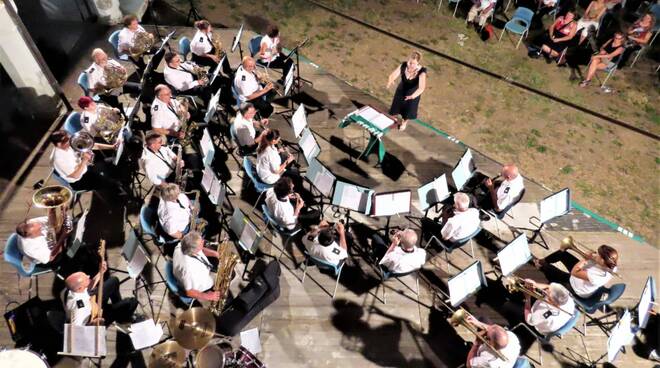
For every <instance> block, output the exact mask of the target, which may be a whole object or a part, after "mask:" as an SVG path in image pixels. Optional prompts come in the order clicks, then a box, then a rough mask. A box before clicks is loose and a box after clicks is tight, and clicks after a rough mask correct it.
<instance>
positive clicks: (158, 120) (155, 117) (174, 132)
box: [151, 84, 190, 138]
mask: <svg viewBox="0 0 660 368" xmlns="http://www.w3.org/2000/svg"><path fill="white" fill-rule="evenodd" d="M155 91H156V98H155V99H154V102H153V103H152V104H151V128H152V129H153V131H154V132H156V133H158V134H161V135H166V136H168V137H176V138H183V134H184V133H183V132H182V131H180V129H181V120H180V119H179V115H178V114H180V113H181V111H182V107H181V103H180V102H179V101H177V100H176V99H174V98H172V90H170V88H169V87H168V86H166V85H164V84H159V85H157V86H156V88H155ZM185 114H187V116H188V117H189V118H190V113H189V112H185Z"/></svg>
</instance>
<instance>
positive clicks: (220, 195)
mask: <svg viewBox="0 0 660 368" xmlns="http://www.w3.org/2000/svg"><path fill="white" fill-rule="evenodd" d="M224 192H225V186H224V185H222V183H221V182H220V180H218V179H217V178H213V184H212V185H211V191H209V200H210V201H211V203H213V204H214V205H216V206H218V205H220V204H222V203H223V202H224V200H225V199H224V197H225V196H224Z"/></svg>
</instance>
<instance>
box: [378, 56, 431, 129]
mask: <svg viewBox="0 0 660 368" xmlns="http://www.w3.org/2000/svg"><path fill="white" fill-rule="evenodd" d="M421 61H422V54H420V53H419V52H417V51H413V52H412V53H411V54H410V57H409V58H408V61H406V62H405V63H402V64H401V65H400V66H399V67H398V68H396V69H395V70H394V71H393V72H392V74H390V76H389V78H388V79H387V88H390V87H391V86H392V85H394V82H395V81H396V80H397V78H399V77H401V81H400V82H399V86H398V87H397V88H396V92H395V93H394V98H393V99H392V107H390V112H389V114H390V115H394V116H396V115H401V118H402V121H401V122H400V124H399V130H404V129H406V124H408V120H410V119H416V118H417V108H418V107H419V99H420V96H421V95H422V93H424V89H425V88H426V68H425V67H423V66H422V65H421V64H420V62H421Z"/></svg>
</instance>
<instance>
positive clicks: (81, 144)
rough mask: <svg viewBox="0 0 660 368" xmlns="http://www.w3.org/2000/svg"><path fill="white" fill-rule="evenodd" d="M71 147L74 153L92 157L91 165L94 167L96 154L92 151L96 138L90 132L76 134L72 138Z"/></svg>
mask: <svg viewBox="0 0 660 368" xmlns="http://www.w3.org/2000/svg"><path fill="white" fill-rule="evenodd" d="M70 145H71V148H73V150H74V151H76V152H78V153H79V154H81V155H82V154H85V153H87V154H89V155H91V156H92V158H91V160H90V165H92V163H93V162H94V152H93V151H92V150H93V149H94V137H92V135H91V134H89V132H87V131H84V130H80V131H78V132H76V133H75V134H74V135H73V136H72V137H71V141H70Z"/></svg>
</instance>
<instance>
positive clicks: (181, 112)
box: [177, 100, 197, 148]
mask: <svg viewBox="0 0 660 368" xmlns="http://www.w3.org/2000/svg"><path fill="white" fill-rule="evenodd" d="M177 101H179V109H178V110H177V116H178V117H179V125H180V128H179V129H180V131H181V132H183V138H181V139H179V142H180V143H181V147H186V148H189V147H190V146H191V143H192V139H193V137H192V135H193V133H194V131H195V129H197V123H195V122H188V101H187V100H177Z"/></svg>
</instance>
